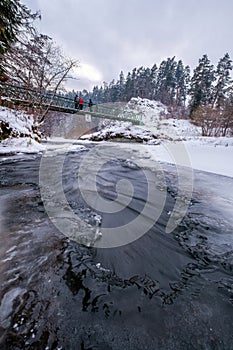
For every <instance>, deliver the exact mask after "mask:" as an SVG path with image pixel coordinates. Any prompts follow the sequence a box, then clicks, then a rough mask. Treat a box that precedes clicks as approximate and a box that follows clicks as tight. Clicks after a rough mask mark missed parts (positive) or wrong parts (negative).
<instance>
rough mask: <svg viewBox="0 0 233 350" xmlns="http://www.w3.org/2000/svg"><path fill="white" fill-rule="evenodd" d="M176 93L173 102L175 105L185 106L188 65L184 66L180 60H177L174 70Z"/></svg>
mask: <svg viewBox="0 0 233 350" xmlns="http://www.w3.org/2000/svg"><path fill="white" fill-rule="evenodd" d="M175 77H176V93H175V103H176V105H177V106H185V101H186V95H187V83H188V78H189V67H188V66H186V67H184V65H183V62H182V61H181V60H179V61H178V63H177V67H176V72H175Z"/></svg>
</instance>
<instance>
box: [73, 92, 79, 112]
mask: <svg viewBox="0 0 233 350" xmlns="http://www.w3.org/2000/svg"><path fill="white" fill-rule="evenodd" d="M74 108H75V109H79V98H78V95H77V94H76V95H75V97H74Z"/></svg>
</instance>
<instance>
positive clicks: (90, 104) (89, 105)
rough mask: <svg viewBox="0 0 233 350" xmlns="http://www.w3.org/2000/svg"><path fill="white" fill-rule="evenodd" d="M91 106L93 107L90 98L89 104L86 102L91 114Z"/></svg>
mask: <svg viewBox="0 0 233 350" xmlns="http://www.w3.org/2000/svg"><path fill="white" fill-rule="evenodd" d="M92 106H93V102H92V100H91V98H90V100H89V102H88V107H89V109H90V112H92Z"/></svg>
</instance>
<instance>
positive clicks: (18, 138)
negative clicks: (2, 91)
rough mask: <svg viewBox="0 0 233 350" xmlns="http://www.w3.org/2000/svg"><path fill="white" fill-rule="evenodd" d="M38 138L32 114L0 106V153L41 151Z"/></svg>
mask: <svg viewBox="0 0 233 350" xmlns="http://www.w3.org/2000/svg"><path fill="white" fill-rule="evenodd" d="M40 138H41V134H40V132H39V131H37V129H36V128H35V123H34V118H33V116H32V115H28V114H26V113H24V112H22V111H15V110H12V109H9V108H5V107H4V108H3V107H0V141H1V143H0V146H1V147H0V153H11V152H24V153H31V152H38V151H41V150H43V149H44V147H43V146H42V145H41V144H40V143H39V141H40Z"/></svg>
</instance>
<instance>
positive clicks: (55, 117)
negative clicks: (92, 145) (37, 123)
mask: <svg viewBox="0 0 233 350" xmlns="http://www.w3.org/2000/svg"><path fill="white" fill-rule="evenodd" d="M102 121H103V120H101V119H100V118H96V117H91V116H90V115H85V114H81V115H80V114H69V113H61V112H54V111H49V112H48V114H47V116H46V118H45V120H44V123H43V125H42V126H41V127H40V131H41V132H42V133H43V134H44V135H45V136H49V137H63V138H66V139H78V138H79V137H80V136H82V135H84V134H87V133H90V132H94V131H95V130H97V128H98V125H100V123H101V122H102Z"/></svg>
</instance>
